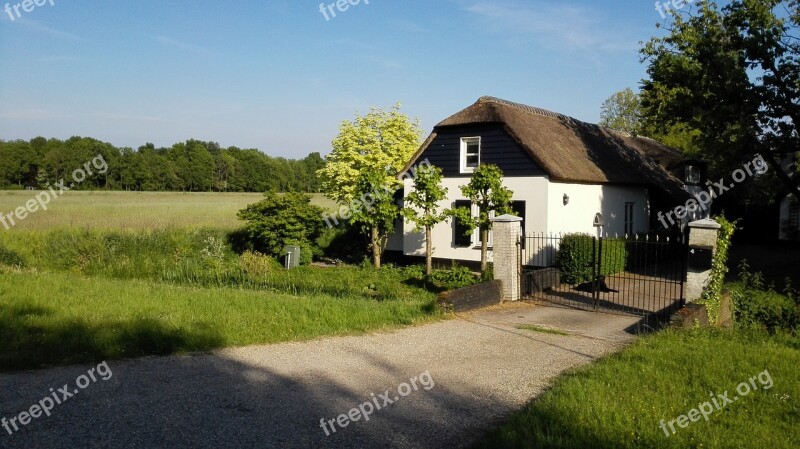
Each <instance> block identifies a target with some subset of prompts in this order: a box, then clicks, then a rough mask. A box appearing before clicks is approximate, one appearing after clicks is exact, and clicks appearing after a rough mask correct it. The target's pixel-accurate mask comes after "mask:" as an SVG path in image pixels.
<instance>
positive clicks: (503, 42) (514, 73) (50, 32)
mask: <svg viewBox="0 0 800 449" xmlns="http://www.w3.org/2000/svg"><path fill="white" fill-rule="evenodd" d="M21 1H22V0H12V1H8V0H0V7H2V6H5V5H6V3H8V8H9V11H10V13H7V12H5V11H0V139H4V140H12V139H30V138H32V137H36V136H39V135H41V136H45V137H57V138H61V139H65V138H68V137H70V136H73V135H81V136H88V137H95V138H98V139H101V140H104V141H108V142H110V143H112V144H114V145H116V146H130V147H134V148H136V147H138V146H140V145H142V144H144V143H147V142H152V143H154V144H156V145H157V146H171V145H172V144H173V143H176V142H179V141H183V140H186V139H188V138H196V139H201V140H212V141H217V142H219V143H220V144H221V145H223V146H226V147H227V146H232V145H235V146H238V147H241V148H258V149H260V150H262V151H264V152H266V153H268V154H270V155H278V156H286V157H303V156H305V155H306V154H308V153H310V152H312V151H319V152H321V153H323V154H325V153H327V152H328V151H329V148H330V141H331V140H332V139H333V137H335V135H336V133H337V129H338V125H339V123H341V121H343V120H348V119H352V118H353V116H354V114H355V113H356V112H360V113H364V112H366V111H368V110H369V108H370V107H371V106H377V107H382V108H384V107H388V106H391V105H393V104H395V103H397V102H400V103H402V105H403V108H402V110H403V112H404V113H406V114H408V115H410V116H412V117H418V118H419V119H420V120H421V124H422V128H423V130H424V131H425V133H426V134H427V133H428V132H429V131H430V130H431V128H432V127H433V126H434V125H435V124H436V123H438V122H439V121H441V120H443V119H445V118H446V117H448V116H450V115H452V114H453V113H455V112H457V111H459V110H461V109H463V108H465V107H467V106H469V105H470V104H472V103H474V102H475V101H476V100H477V99H478V98H479V97H480V96H482V95H492V96H496V97H501V98H505V99H508V100H512V101H517V102H521V103H526V104H531V105H534V106H539V107H542V108H546V109H550V110H553V111H556V112H561V113H564V114H567V115H571V116H573V117H576V118H579V119H581V120H585V121H590V122H597V121H598V119H599V113H600V105H601V104H602V102H603V100H604V99H605V98H607V97H608V96H609V95H611V94H612V93H614V92H616V91H618V90H621V89H623V88H625V87H629V86H630V87H635V86H637V85H638V83H639V81H640V80H641V79H642V78H643V77H644V76H645V68H644V66H643V65H641V64H640V63H639V55H638V52H637V49H638V48H639V42H640V41H646V40H647V39H648V38H649V37H650V36H653V35H655V34H657V33H659V30H657V29H656V26H655V25H656V23H658V22H660V21H661V20H662V19H661V16H660V15H659V13H658V12H656V10H655V7H654V4H653V2H652V1H647V0H622V1H611V0H609V1H596V0H566V1H554V0H547V1H540V0H524V1H523V0H369V4H365V3H364V0H361V2H360V3H359V4H357V5H355V6H350V7H349V9H348V10H347V11H346V12H341V11H339V10H338V9H336V8H335V7H334V11H335V12H336V17H332V15H331V13H330V11H329V10H327V9H326V14H327V15H328V20H326V18H325V15H323V14H322V13H321V12H320V0H265V1H250V0H239V1H210V0H192V1H188V0H158V1H156V0H136V1H133V0H127V1H123V0H113V1H97V0H93V1H88V0H46V2H45V0H36V1H37V2H39V3H42V2H45V3H44V4H43V5H41V6H34V7H33V10H32V11H30V12H25V11H24V9H23V8H22V7H21V6H20V7H19V8H17V10H18V11H19V13H20V14H19V17H17V14H16V13H15V12H14V6H15V5H16V4H18V3H20V2H21ZM51 1H52V4H51ZM332 1H333V0H326V2H325V3H326V4H329V3H331V2H332ZM355 1H356V0H353V2H355ZM10 16H13V17H14V20H11V17H10Z"/></svg>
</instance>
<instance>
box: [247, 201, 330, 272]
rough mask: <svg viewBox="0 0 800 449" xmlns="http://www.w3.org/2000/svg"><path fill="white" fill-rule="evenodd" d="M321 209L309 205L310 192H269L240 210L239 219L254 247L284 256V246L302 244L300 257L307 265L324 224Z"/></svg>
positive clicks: (273, 254)
mask: <svg viewBox="0 0 800 449" xmlns="http://www.w3.org/2000/svg"><path fill="white" fill-rule="evenodd" d="M323 212H324V210H323V209H322V208H321V207H319V206H315V205H313V204H311V197H310V196H309V195H306V194H302V193H287V194H285V195H278V194H277V193H273V192H268V193H266V194H265V195H264V199H263V200H261V201H259V202H258V203H255V204H250V205H248V206H247V207H246V208H245V209H242V210H241V211H239V218H240V219H242V220H245V221H246V224H245V226H244V230H245V232H246V233H247V235H248V236H249V238H250V241H251V244H252V245H251V247H252V248H253V249H255V250H258V251H261V252H263V253H264V254H269V255H271V256H273V257H283V250H284V248H285V247H286V245H292V244H294V245H298V244H299V245H300V246H302V247H305V251H303V253H307V255H304V256H303V257H305V259H304V260H305V262H306V264H307V263H310V261H311V259H310V258H311V257H312V255H313V253H314V252H315V250H314V249H313V247H314V246H316V241H317V238H319V236H320V235H321V234H322V231H323V228H324V226H325V225H324V222H323V220H322V214H323ZM301 263H302V260H301Z"/></svg>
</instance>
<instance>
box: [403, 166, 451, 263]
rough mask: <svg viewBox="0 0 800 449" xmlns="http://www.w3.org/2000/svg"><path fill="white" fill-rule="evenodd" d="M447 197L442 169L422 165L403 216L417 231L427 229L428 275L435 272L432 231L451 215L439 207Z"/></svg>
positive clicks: (426, 256) (406, 201) (426, 257)
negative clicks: (443, 184)
mask: <svg viewBox="0 0 800 449" xmlns="http://www.w3.org/2000/svg"><path fill="white" fill-rule="evenodd" d="M446 197H447V188H445V187H442V170H441V169H440V168H439V167H434V166H432V165H425V166H420V168H419V169H418V170H417V176H416V178H414V184H413V188H412V190H411V192H409V194H408V195H407V196H406V197H405V207H404V208H403V216H404V217H405V218H407V219H408V220H409V221H411V222H413V223H414V225H415V227H414V230H415V231H416V232H420V231H422V230H424V231H425V273H426V274H427V275H428V276H430V275H431V273H432V272H433V241H432V238H431V231H432V229H433V227H434V226H436V225H437V224H439V223H441V222H443V221H444V220H446V219H447V218H448V216H449V215H448V214H447V211H446V210H441V209H440V208H439V202H440V201H442V200H443V199H445V198H446Z"/></svg>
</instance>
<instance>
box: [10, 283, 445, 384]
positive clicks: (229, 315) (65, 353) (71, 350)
mask: <svg viewBox="0 0 800 449" xmlns="http://www.w3.org/2000/svg"><path fill="white" fill-rule="evenodd" d="M431 305H432V298H431V297H430V296H428V295H425V294H424V292H422V293H421V294H418V295H411V296H410V297H409V298H408V299H407V300H394V301H378V300H369V299H366V298H364V297H359V296H358V295H347V296H338V297H337V296H331V295H326V294H323V293H317V294H302V295H296V294H290V293H281V292H276V291H274V290H273V289H265V290H255V289H237V288H200V287H192V286H180V285H168V284H163V283H158V282H146V281H137V280H117V279H106V278H103V277H81V276H75V275H72V274H69V273H61V272H48V273H25V272H14V271H8V270H7V271H5V272H2V271H0V341H2V345H0V370H18V369H29V368H41V367H46V366H52V365H58V364H69V363H82V362H92V363H96V362H98V361H102V360H110V359H118V358H128V357H137V356H143V355H164V354H172V353H182V352H188V351H201V350H208V349H213V348H220V347H226V346H244V345H250V344H265V343H276V342H282V341H291V340H306V339H310V338H314V337H319V336H323V335H341V334H354V333H361V332H365V331H370V330H381V329H388V328H392V327H397V326H403V325H411V324H418V323H423V322H428V321H431V320H435V319H436V317H437V314H436V313H434V312H433V308H432V307H431Z"/></svg>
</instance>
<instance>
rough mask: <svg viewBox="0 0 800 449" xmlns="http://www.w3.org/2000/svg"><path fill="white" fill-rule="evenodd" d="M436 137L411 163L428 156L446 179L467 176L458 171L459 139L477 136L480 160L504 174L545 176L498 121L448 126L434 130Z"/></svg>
mask: <svg viewBox="0 0 800 449" xmlns="http://www.w3.org/2000/svg"><path fill="white" fill-rule="evenodd" d="M436 133H437V136H436V137H435V138H434V139H433V141H432V142H431V144H430V145H429V146H428V148H427V149H425V151H423V153H422V154H421V155H420V156H419V158H417V160H416V161H415V163H419V161H423V160H425V159H428V161H430V163H431V164H433V165H435V166H437V167H439V168H441V169H442V172H443V174H444V176H445V177H447V178H468V177H470V176H471V174H470V173H461V170H460V163H461V161H460V156H461V138H463V137H480V138H481V163H482V164H494V165H497V166H498V167H500V169H501V170H503V175H504V176H506V177H522V176H546V175H547V174H546V173H545V172H544V170H542V168H541V167H540V166H539V165H538V164H536V162H534V160H533V158H532V157H531V156H530V155H529V154H528V152H527V151H525V150H524V149H523V148H522V147H520V146H519V145H518V144H517V142H515V141H514V139H513V138H512V137H511V136H510V135H508V133H507V132H506V131H505V130H504V129H503V126H502V125H500V124H480V125H467V126H452V127H450V126H448V127H443V128H439V129H436Z"/></svg>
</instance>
